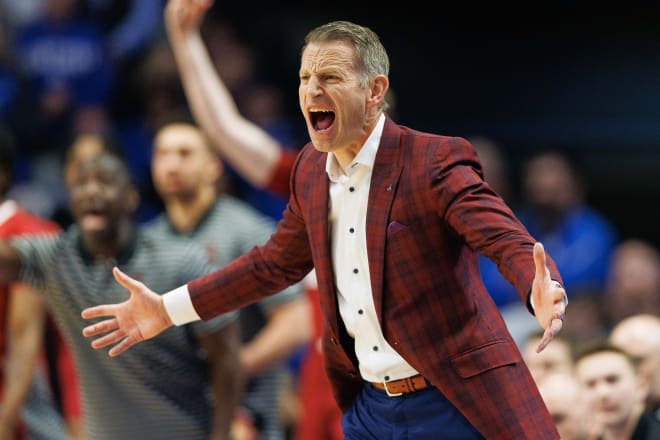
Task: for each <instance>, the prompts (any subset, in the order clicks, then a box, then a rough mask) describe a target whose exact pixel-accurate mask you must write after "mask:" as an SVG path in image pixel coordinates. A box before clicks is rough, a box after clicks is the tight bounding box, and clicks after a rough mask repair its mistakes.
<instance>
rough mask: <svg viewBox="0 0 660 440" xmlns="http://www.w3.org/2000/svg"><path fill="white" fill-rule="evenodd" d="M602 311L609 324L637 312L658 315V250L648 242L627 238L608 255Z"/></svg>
mask: <svg viewBox="0 0 660 440" xmlns="http://www.w3.org/2000/svg"><path fill="white" fill-rule="evenodd" d="M604 313H605V316H606V319H607V324H608V326H609V327H610V328H611V327H612V326H613V325H616V324H617V323H618V322H619V321H621V320H622V319H625V318H628V317H629V316H633V315H636V314H639V313H650V314H652V315H656V316H660V253H658V250H657V249H656V248H655V247H654V246H653V245H651V244H650V243H648V242H646V241H644V240H640V239H635V238H633V239H627V240H625V241H623V242H621V243H619V244H618V245H617V247H616V248H615V250H614V253H613V255H612V260H611V264H610V272H609V274H608V277H607V284H606V286H605V307H604Z"/></svg>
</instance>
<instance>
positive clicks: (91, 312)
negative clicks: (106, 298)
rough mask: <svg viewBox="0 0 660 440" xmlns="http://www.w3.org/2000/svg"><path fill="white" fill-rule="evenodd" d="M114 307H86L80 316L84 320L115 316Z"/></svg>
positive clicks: (106, 305) (111, 305) (105, 305)
mask: <svg viewBox="0 0 660 440" xmlns="http://www.w3.org/2000/svg"><path fill="white" fill-rule="evenodd" d="M115 309H116V307H115V306H114V305H113V304H102V305H100V306H94V307H88V308H86V309H85V310H83V311H82V312H81V313H80V315H81V316H82V317H83V318H84V319H90V318H98V317H100V316H115V314H116V313H115Z"/></svg>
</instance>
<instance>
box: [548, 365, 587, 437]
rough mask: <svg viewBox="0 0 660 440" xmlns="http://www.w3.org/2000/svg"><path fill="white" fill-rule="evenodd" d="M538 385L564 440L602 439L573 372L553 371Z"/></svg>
mask: <svg viewBox="0 0 660 440" xmlns="http://www.w3.org/2000/svg"><path fill="white" fill-rule="evenodd" d="M538 385H539V392H540V393H541V397H543V401H544V402H545V405H546V406H547V407H548V411H550V415H551V416H552V420H554V422H555V425H557V430H558V431H559V437H560V438H561V439H562V440H598V439H599V437H598V435H599V427H598V426H597V425H596V423H595V422H594V420H593V416H592V414H591V411H590V410H589V407H588V404H587V401H586V399H585V396H584V392H583V391H582V388H581V386H580V384H579V382H578V381H577V379H576V378H575V376H574V375H573V373H572V372H571V373H568V372H554V373H550V374H548V375H546V376H544V377H543V378H542V379H541V380H539V381H538Z"/></svg>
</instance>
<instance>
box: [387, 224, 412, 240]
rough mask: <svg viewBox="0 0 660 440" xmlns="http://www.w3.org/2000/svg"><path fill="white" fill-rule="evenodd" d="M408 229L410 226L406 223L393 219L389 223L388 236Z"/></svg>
mask: <svg viewBox="0 0 660 440" xmlns="http://www.w3.org/2000/svg"><path fill="white" fill-rule="evenodd" d="M407 229H408V226H406V225H404V224H403V223H399V222H397V221H391V222H390V223H389V224H388V225H387V238H391V237H393V236H395V235H396V234H398V233H399V232H401V231H405V230H407Z"/></svg>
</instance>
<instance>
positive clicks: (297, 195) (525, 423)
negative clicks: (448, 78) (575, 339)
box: [188, 117, 561, 440]
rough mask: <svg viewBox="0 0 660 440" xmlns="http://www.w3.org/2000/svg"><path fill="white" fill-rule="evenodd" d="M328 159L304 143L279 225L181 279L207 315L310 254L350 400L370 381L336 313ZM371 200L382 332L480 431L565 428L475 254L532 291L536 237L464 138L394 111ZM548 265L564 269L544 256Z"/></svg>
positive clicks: (238, 303)
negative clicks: (421, 126)
mask: <svg viewBox="0 0 660 440" xmlns="http://www.w3.org/2000/svg"><path fill="white" fill-rule="evenodd" d="M325 162H326V154H324V153H320V152H318V151H317V150H315V149H314V147H313V146H312V145H311V144H308V145H306V146H305V147H304V148H303V150H302V151H301V152H300V154H299V155H298V158H297V160H296V162H295V165H294V169H293V172H292V176H291V197H290V200H289V204H288V206H287V208H286V210H285V212H284V215H283V218H282V220H281V221H280V223H279V225H278V228H277V231H276V232H275V234H273V235H272V236H271V237H270V239H269V241H268V242H267V243H266V244H265V245H263V246H261V247H257V248H254V249H253V250H252V251H250V252H248V253H247V254H245V255H243V256H242V257H240V258H238V259H237V260H235V261H234V262H233V263H231V264H229V265H228V266H227V267H225V268H224V269H222V270H219V271H217V272H214V273H212V274H209V275H207V276H205V277H203V278H199V279H197V280H194V281H191V282H190V283H189V284H188V288H189V290H190V293H191V297H192V301H193V305H194V307H195V309H196V310H197V312H198V313H199V315H200V316H201V317H202V318H203V319H207V318H210V317H213V316H215V315H217V314H219V313H224V312H227V311H229V310H233V309H236V308H239V307H242V306H244V305H246V304H249V303H252V302H255V301H257V300H259V299H261V298H263V297H264V296H266V295H270V294H273V293H275V292H278V291H279V290H281V289H283V288H284V287H286V286H288V285H290V284H292V283H294V282H297V281H299V280H301V279H302V278H303V277H304V276H305V275H306V274H307V273H308V272H309V271H310V270H311V269H312V268H315V269H316V276H317V279H318V287H319V294H320V302H321V309H322V311H323V315H324V329H323V335H324V337H323V348H324V352H325V359H326V371H327V374H328V376H329V378H330V381H331V383H332V386H333V391H334V394H335V398H336V399H337V402H338V404H339V406H340V407H341V408H342V409H346V408H347V407H348V406H350V404H351V403H352V401H353V399H354V398H355V396H356V394H357V393H358V392H359V390H360V389H361V387H362V386H363V384H364V382H363V381H362V379H361V378H360V374H359V371H358V367H357V360H356V357H355V354H354V346H353V342H352V339H351V338H350V337H349V336H348V335H347V333H346V330H345V328H344V325H343V323H342V321H341V318H340V317H339V314H338V307H337V300H336V294H335V288H334V283H333V272H332V267H331V264H332V263H331V256H330V251H331V248H330V240H329V233H328V176H327V174H326V172H325ZM368 206H369V208H368V212H367V223H366V224H367V251H368V256H369V270H370V277H371V285H372V289H373V298H374V303H375V305H376V312H377V314H378V317H379V319H380V324H381V327H382V330H383V333H384V335H385V338H386V339H387V341H388V342H389V343H390V344H391V345H392V346H393V347H394V348H395V349H396V350H397V351H398V352H399V353H400V354H401V355H402V356H403V357H404V358H405V359H406V360H407V361H408V362H409V363H410V364H411V365H412V366H413V367H414V368H415V369H416V370H418V371H419V372H420V373H421V374H423V375H424V376H425V377H426V378H427V379H429V380H430V381H431V382H432V383H433V385H434V386H435V387H437V388H438V389H439V390H440V391H441V392H442V393H443V394H444V395H445V396H447V398H448V399H449V400H450V401H451V402H452V403H453V404H454V405H455V406H456V407H457V408H458V409H459V410H460V411H461V412H462V413H463V414H464V415H465V417H466V418H467V419H468V420H469V421H470V422H471V423H472V424H473V425H474V426H475V427H476V428H477V429H478V430H479V431H480V432H481V433H482V434H483V435H484V436H485V437H486V438H487V439H516V440H520V439H556V438H559V435H558V433H557V431H556V429H555V427H554V424H553V422H552V419H551V417H550V415H549V413H548V411H547V409H546V407H545V405H544V403H543V401H542V399H541V397H540V394H539V393H538V390H537V388H536V386H535V384H534V382H533V380H532V378H531V376H530V374H529V371H528V369H527V368H526V366H525V365H524V363H523V361H522V359H521V355H520V352H519V351H518V349H517V347H516V345H515V344H514V342H513V340H512V338H511V336H510V334H509V332H508V330H507V328H506V326H505V323H504V321H503V320H502V318H501V315H500V313H499V311H498V310H497V308H496V306H495V304H494V302H493V301H492V300H491V298H490V296H489V294H488V293H487V291H486V290H485V288H484V286H483V284H482V281H481V276H480V273H479V267H478V264H477V253H478V252H479V253H483V254H484V255H486V256H488V257H490V258H491V259H493V260H495V261H496V262H497V263H498V267H499V268H500V270H501V271H502V273H503V275H504V276H505V277H506V278H507V279H508V280H509V281H511V282H512V283H513V284H514V285H515V286H516V288H517V289H518V291H519V292H520V295H521V298H522V300H523V301H524V302H525V303H527V300H528V298H527V296H528V293H529V292H530V291H531V284H532V280H533V277H534V272H535V270H534V261H533V258H532V247H533V244H534V242H535V240H534V239H533V238H532V237H531V236H530V235H529V233H528V232H527V231H526V229H525V228H524V227H523V226H522V224H521V223H520V222H519V221H518V220H517V219H516V218H515V217H514V215H513V213H512V212H511V210H510V209H509V208H508V207H507V206H506V205H505V204H504V202H503V201H502V200H501V199H500V198H499V197H498V196H497V195H496V194H495V193H494V192H493V191H492V189H491V188H490V187H489V186H488V185H487V184H485V183H484V181H483V179H482V173H481V165H480V163H479V160H478V158H477V155H476V153H475V151H474V149H473V148H472V146H471V145H470V144H469V143H468V142H466V141H465V140H463V139H461V138H456V137H444V136H437V135H432V134H427V133H421V132H417V131H414V130H411V129H409V128H407V127H403V126H399V125H396V124H395V123H394V122H393V121H392V120H391V119H390V118H389V117H388V119H387V121H386V124H385V128H384V132H383V136H382V139H381V143H380V147H379V149H378V154H377V156H376V162H375V164H374V169H373V175H372V180H371V189H370V194H369V205H368ZM548 265H549V267H550V270H551V273H552V276H553V278H554V279H557V280H561V278H560V276H559V274H558V273H557V270H556V267H555V265H554V263H553V261H552V260H551V259H550V258H548Z"/></svg>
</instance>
